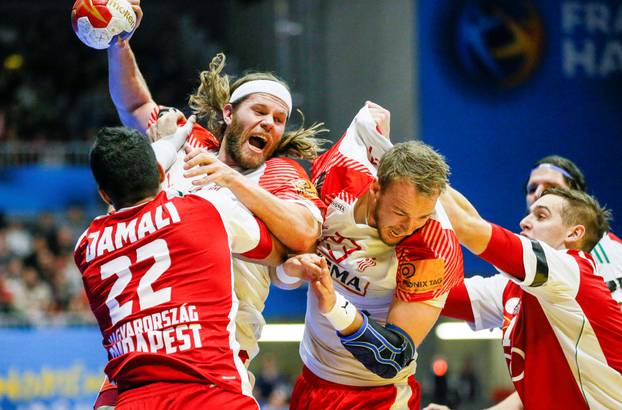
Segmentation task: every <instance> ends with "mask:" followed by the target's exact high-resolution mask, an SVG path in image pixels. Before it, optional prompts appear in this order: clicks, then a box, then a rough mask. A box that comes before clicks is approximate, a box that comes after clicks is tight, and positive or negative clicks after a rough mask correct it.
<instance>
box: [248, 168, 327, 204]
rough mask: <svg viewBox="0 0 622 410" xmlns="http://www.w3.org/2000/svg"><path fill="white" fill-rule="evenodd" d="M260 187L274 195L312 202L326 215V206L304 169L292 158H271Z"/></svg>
mask: <svg viewBox="0 0 622 410" xmlns="http://www.w3.org/2000/svg"><path fill="white" fill-rule="evenodd" d="M259 186H261V187H262V188H264V189H265V190H266V191H268V192H270V193H271V194H272V195H274V196H276V197H278V198H280V199H284V200H294V201H309V202H312V203H313V204H314V205H315V206H316V207H317V208H318V209H319V210H320V211H321V212H322V214H324V210H325V208H326V207H325V206H324V203H323V202H322V201H320V198H319V197H318V194H317V191H316V190H315V187H314V186H313V184H312V183H311V181H310V180H309V176H308V175H307V173H306V171H305V170H304V168H302V167H301V166H300V164H298V163H297V162H296V161H294V160H293V159H290V158H282V157H277V158H271V159H269V160H268V161H266V170H265V172H264V174H263V175H262V176H261V178H260V179H259Z"/></svg>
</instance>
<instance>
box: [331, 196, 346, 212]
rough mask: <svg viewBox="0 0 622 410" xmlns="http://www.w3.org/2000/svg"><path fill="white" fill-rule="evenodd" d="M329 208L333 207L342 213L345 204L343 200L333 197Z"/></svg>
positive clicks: (344, 209)
mask: <svg viewBox="0 0 622 410" xmlns="http://www.w3.org/2000/svg"><path fill="white" fill-rule="evenodd" d="M330 207H331V208H335V209H336V210H337V211H339V212H341V213H344V212H345V211H346V206H345V205H344V203H343V201H342V200H340V199H339V198H335V199H333V202H331V203H330Z"/></svg>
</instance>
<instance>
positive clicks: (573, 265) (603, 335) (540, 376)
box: [443, 225, 622, 409]
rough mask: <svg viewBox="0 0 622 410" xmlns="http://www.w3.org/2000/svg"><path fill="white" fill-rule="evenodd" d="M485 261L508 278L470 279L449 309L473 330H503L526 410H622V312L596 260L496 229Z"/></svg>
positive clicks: (455, 291) (452, 298)
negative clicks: (598, 269) (611, 294)
mask: <svg viewBox="0 0 622 410" xmlns="http://www.w3.org/2000/svg"><path fill="white" fill-rule="evenodd" d="M480 256H481V257H482V258H484V259H486V260H487V261H488V262H490V263H492V264H494V265H495V266H496V267H497V268H498V269H499V270H500V271H501V272H502V275H495V276H493V277H490V278H482V277H473V278H468V279H465V283H464V285H462V286H459V287H456V288H454V289H453V290H452V291H451V294H450V297H449V298H448V301H447V305H446V310H450V311H453V313H452V314H450V316H454V317H462V318H467V319H468V320H472V326H473V327H474V328H475V329H486V328H496V327H500V328H501V329H502V330H503V339H502V341H503V350H504V353H505V358H506V362H507V365H508V369H509V372H510V377H511V378H512V382H513V383H514V386H515V387H516V390H517V391H518V394H519V395H520V397H521V400H522V402H523V405H524V406H525V408H526V409H545V408H546V409H553V408H559V406H560V404H559V403H560V400H563V407H564V408H565V409H588V408H592V409H601V408H602V409H605V408H606V409H614V408H615V409H617V408H622V313H621V312H620V309H619V307H618V305H617V304H616V303H615V301H614V300H613V299H612V298H611V296H610V293H609V290H608V289H607V287H606V286H605V284H604V283H603V281H602V278H601V277H600V276H598V275H595V264H594V261H593V259H592V257H591V256H590V255H589V254H586V253H584V252H581V251H578V250H555V249H553V248H551V247H549V246H548V245H547V244H545V243H544V242H541V241H534V240H530V239H528V238H525V237H522V236H518V235H514V234H512V233H511V232H509V231H506V230H505V229H503V228H501V227H499V226H495V225H493V234H492V239H491V241H490V243H489V245H488V247H487V249H486V251H484V253H482V255H480ZM464 289H466V292H464ZM465 299H466V300H465ZM460 310H462V311H463V312H462V314H460V313H459V312H460ZM443 313H447V312H446V311H444V312H443ZM456 313H457V314H456ZM471 314H472V315H471ZM469 316H470V317H469Z"/></svg>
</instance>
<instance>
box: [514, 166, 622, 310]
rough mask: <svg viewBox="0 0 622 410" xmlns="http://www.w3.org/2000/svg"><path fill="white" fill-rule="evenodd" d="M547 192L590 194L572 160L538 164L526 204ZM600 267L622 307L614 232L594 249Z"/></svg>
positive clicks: (619, 249) (621, 262)
mask: <svg viewBox="0 0 622 410" xmlns="http://www.w3.org/2000/svg"><path fill="white" fill-rule="evenodd" d="M546 188H568V189H576V190H578V191H582V192H586V191H587V183H586V181H585V177H584V176H583V173H582V172H581V170H580V169H579V167H577V165H576V164H575V163H574V162H572V161H571V160H569V159H568V158H564V157H561V156H559V155H548V156H546V157H544V158H541V159H539V160H538V161H536V163H535V164H534V166H533V168H532V170H531V172H530V174H529V179H528V180H527V182H526V184H525V201H526V203H527V207H528V208H529V207H530V206H531V205H532V204H533V203H534V202H535V201H536V200H537V199H538V198H539V197H540V196H541V195H542V192H543V191H544V190H545V189H546ZM591 253H592V257H593V258H594V261H595V262H596V264H597V273H598V274H599V275H601V276H602V277H603V278H604V280H605V283H606V284H607V286H608V287H609V290H610V291H611V296H613V298H614V299H615V301H616V302H618V304H620V305H621V307H622V240H620V238H618V237H617V236H616V235H615V234H614V233H613V232H611V231H609V232H605V234H604V235H603V237H602V238H601V240H600V241H599V242H598V243H597V244H596V246H594V249H592V252H591Z"/></svg>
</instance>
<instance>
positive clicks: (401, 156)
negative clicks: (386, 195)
mask: <svg viewBox="0 0 622 410" xmlns="http://www.w3.org/2000/svg"><path fill="white" fill-rule="evenodd" d="M449 173H450V171H449V165H447V163H446V162H445V158H444V157H443V156H442V155H441V154H439V153H438V152H436V151H435V150H434V149H433V148H432V147H430V146H429V145H426V144H424V143H423V142H421V141H408V142H402V143H399V144H395V145H394V146H393V148H391V149H390V150H389V151H388V152H387V153H386V154H384V155H383V156H382V159H381V160H380V164H379V165H378V182H379V183H380V186H381V188H382V189H384V188H385V187H386V186H387V185H388V184H389V183H390V182H392V181H395V180H406V181H408V182H410V183H411V184H413V185H414V186H415V187H416V188H417V192H419V193H421V194H423V195H430V196H431V195H438V194H440V193H441V192H443V191H444V190H445V188H446V187H447V181H448V178H449Z"/></svg>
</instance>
